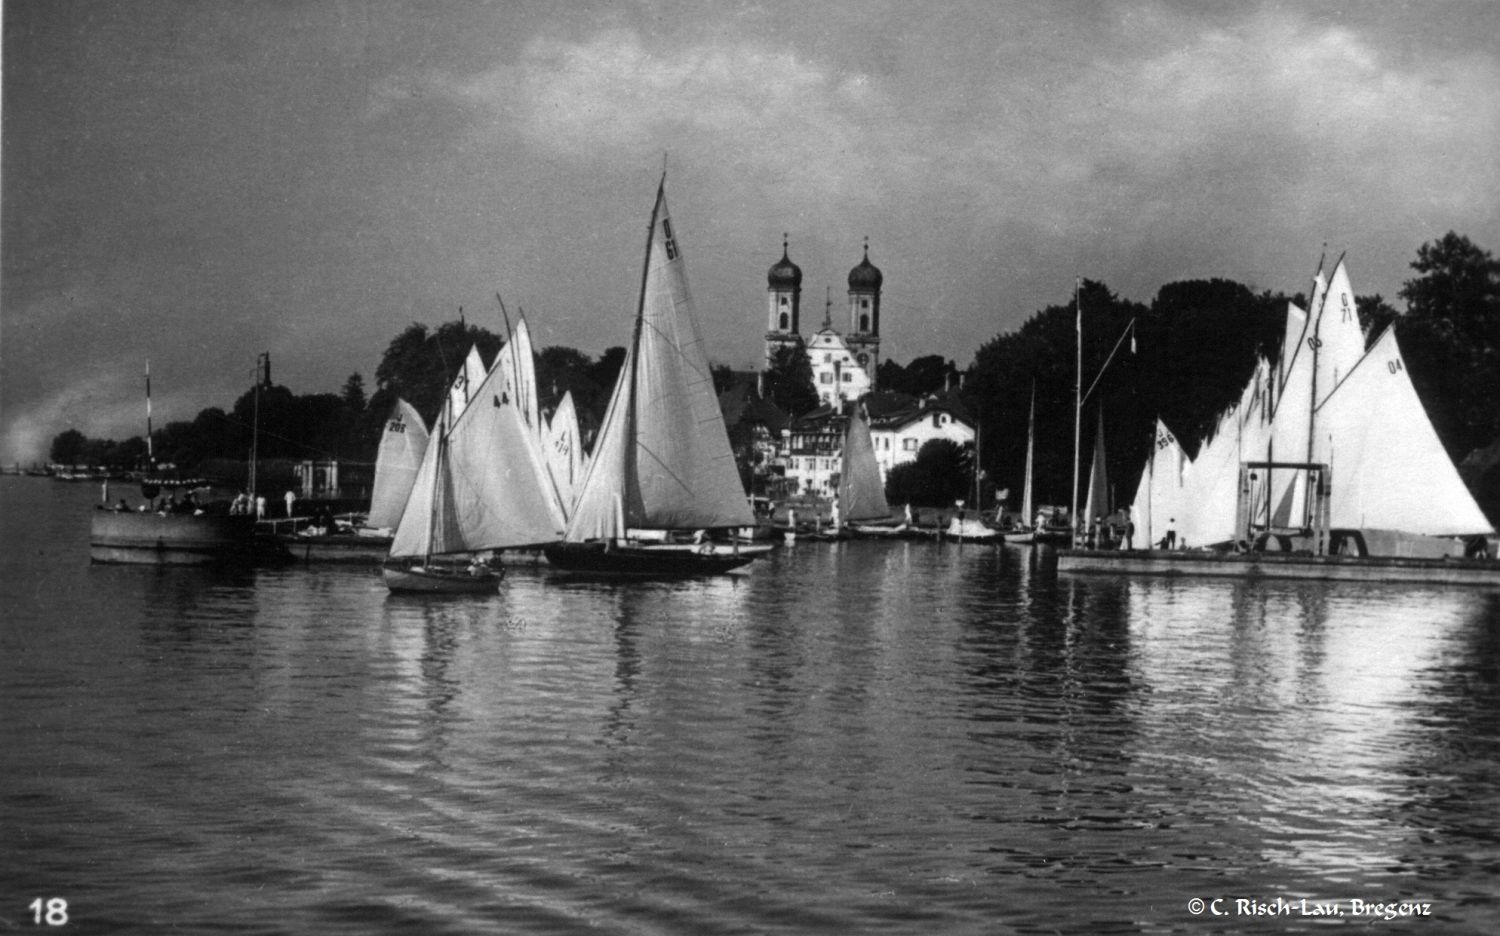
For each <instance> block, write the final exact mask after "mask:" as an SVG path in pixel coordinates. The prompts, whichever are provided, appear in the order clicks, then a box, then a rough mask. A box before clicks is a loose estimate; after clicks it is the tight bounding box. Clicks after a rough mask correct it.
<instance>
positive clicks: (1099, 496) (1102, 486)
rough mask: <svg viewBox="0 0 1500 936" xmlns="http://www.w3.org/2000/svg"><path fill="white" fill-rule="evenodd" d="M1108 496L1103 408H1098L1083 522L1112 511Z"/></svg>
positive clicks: (1093, 519) (1090, 521)
mask: <svg viewBox="0 0 1500 936" xmlns="http://www.w3.org/2000/svg"><path fill="white" fill-rule="evenodd" d="M1113 509H1114V508H1113V507H1112V506H1111V505H1110V496H1109V473H1108V471H1107V470H1106V468H1105V463H1104V408H1103V407H1102V406H1101V407H1100V408H1099V428H1098V429H1097V430H1096V431H1095V432H1094V461H1093V466H1092V467H1091V468H1090V470H1089V492H1088V499H1087V501H1085V506H1084V509H1083V519H1084V523H1085V524H1093V522H1094V521H1095V519H1099V518H1103V517H1106V516H1107V515H1108V514H1110V513H1111V512H1112V511H1113Z"/></svg>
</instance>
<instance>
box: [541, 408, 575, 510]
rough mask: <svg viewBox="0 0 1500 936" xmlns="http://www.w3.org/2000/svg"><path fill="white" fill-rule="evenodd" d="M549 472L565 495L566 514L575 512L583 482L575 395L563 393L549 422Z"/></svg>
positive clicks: (554, 484)
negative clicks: (573, 509)
mask: <svg viewBox="0 0 1500 936" xmlns="http://www.w3.org/2000/svg"><path fill="white" fill-rule="evenodd" d="M546 453H547V471H548V473H549V474H550V475H551V476H552V484H553V487H555V488H556V489H557V493H558V496H559V497H560V498H562V503H563V508H564V513H565V514H571V513H572V508H573V501H574V500H575V499H576V498H577V495H578V489H579V487H580V486H581V485H582V484H583V466H584V462H583V439H582V436H581V435H580V433H579V430H578V410H577V409H576V408H575V407H574V405H573V394H572V392H567V393H564V394H563V398H562V402H561V403H559V404H557V411H556V412H555V413H553V414H552V419H551V421H550V422H549V423H548V425H547V445H546Z"/></svg>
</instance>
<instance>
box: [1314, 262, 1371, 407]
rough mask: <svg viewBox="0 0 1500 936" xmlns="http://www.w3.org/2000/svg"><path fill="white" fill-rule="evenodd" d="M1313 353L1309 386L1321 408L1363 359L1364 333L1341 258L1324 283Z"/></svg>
mask: <svg viewBox="0 0 1500 936" xmlns="http://www.w3.org/2000/svg"><path fill="white" fill-rule="evenodd" d="M1314 335H1315V337H1316V340H1317V353H1316V354H1315V355H1314V356H1313V357H1314V360H1315V362H1316V368H1317V373H1316V374H1315V375H1314V381H1313V387H1314V393H1315V394H1316V397H1317V400H1316V405H1317V406H1322V405H1323V403H1324V401H1326V400H1327V399H1328V398H1329V397H1330V396H1332V395H1333V392H1334V391H1335V390H1336V389H1337V388H1338V385H1339V382H1340V381H1342V380H1343V379H1344V378H1345V377H1348V376H1349V374H1350V373H1351V372H1352V371H1353V370H1354V367H1355V365H1356V364H1358V363H1359V362H1360V359H1361V358H1363V357H1364V356H1365V332H1364V329H1363V328H1361V327H1360V324H1359V311H1358V309H1357V308H1356V307H1355V303H1354V288H1353V287H1352V286H1350V284H1349V270H1348V267H1346V266H1345V265H1344V261H1343V260H1342V259H1340V260H1339V262H1338V266H1336V267H1334V270H1333V277H1332V278H1331V279H1330V280H1329V281H1328V294H1327V298H1326V299H1324V301H1323V304H1322V306H1321V307H1320V308H1319V309H1318V321H1317V325H1316V328H1315V329H1314Z"/></svg>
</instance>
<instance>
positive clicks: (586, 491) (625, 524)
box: [543, 176, 771, 577]
mask: <svg viewBox="0 0 1500 936" xmlns="http://www.w3.org/2000/svg"><path fill="white" fill-rule="evenodd" d="M754 524H755V516H754V514H753V512H752V511H751V509H750V502H749V500H748V499H747V498H746V496H745V491H744V488H743V486H742V485H741V484H740V476H739V470H738V468H737V467H736V466H735V462H734V453H733V451H732V450H731V449H730V447H729V432H728V430H727V429H726V428H725V426H724V417H723V414H722V413H721V412H720V409H719V401H718V398H717V396H715V394H714V387H713V378H712V376H711V375H710V373H709V369H708V357H707V355H706V354H705V352H704V348H703V338H702V336H701V334H700V332H699V329H698V321H697V316H696V315H695V313H694V311H693V302H692V297H691V295H690V294H689V292H688V283H687V274H686V270H685V269H684V265H683V257H682V250H681V247H680V246H679V245H678V242H677V239H676V237H675V236H674V234H673V230H672V221H671V218H670V217H669V216H668V214H667V202H666V177H665V176H663V177H662V182H661V185H660V186H659V187H658V188H657V192H656V205H655V207H654V208H653V209H652V212H651V228H650V234H649V236H648V239H647V243H646V260H645V272H644V274H643V276H642V281H641V292H640V301H639V303H638V305H637V307H636V316H635V329H634V334H633V335H632V337H631V342H630V346H629V348H628V349H627V351H626V357H625V362H624V364H623V365H622V367H621V368H620V377H619V380H618V381H617V382H616V384H615V389H614V394H613V396H611V398H610V402H609V408H608V410H607V411H606V412H605V416H604V424H603V426H602V427H601V428H600V430H599V441H598V442H597V443H596V445H595V448H594V452H593V455H592V456H591V457H590V460H589V467H588V472H587V474H586V475H585V477H584V480H583V484H582V485H581V487H580V488H579V490H578V496H577V500H576V501H575V502H574V504H573V509H572V513H571V514H570V516H569V518H568V526H567V531H566V534H565V536H564V537H563V541H562V542H560V543H553V544H551V545H549V546H546V547H545V548H544V549H543V552H544V553H545V554H546V556H547V559H548V561H549V562H551V563H552V565H553V566H555V567H557V568H558V569H560V570H563V571H566V572H571V573H582V574H589V575H599V576H606V577H614V576H642V577H680V576H693V575H706V574H713V573H719V572H727V571H729V570H731V569H735V568H738V567H740V566H743V565H745V564H747V563H749V562H750V561H751V560H752V559H754V558H755V557H756V556H759V555H762V554H764V553H766V552H769V551H770V548H771V547H770V546H768V545H760V546H752V545H744V544H740V543H738V542H736V541H734V540H733V539H732V538H731V540H730V542H726V543H716V542H712V541H710V539H709V534H710V533H711V532H712V531H716V530H718V531H728V530H733V529H736V528H739V527H748V526H753V525H754Z"/></svg>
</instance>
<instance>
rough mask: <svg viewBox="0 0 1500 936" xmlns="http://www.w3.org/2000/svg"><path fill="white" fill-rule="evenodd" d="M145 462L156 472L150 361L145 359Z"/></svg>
mask: <svg viewBox="0 0 1500 936" xmlns="http://www.w3.org/2000/svg"><path fill="white" fill-rule="evenodd" d="M146 461H147V462H148V463H149V464H150V468H151V470H152V471H155V470H156V454H155V452H154V451H153V450H152V448H151V359H150V358H147V359H146Z"/></svg>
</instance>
